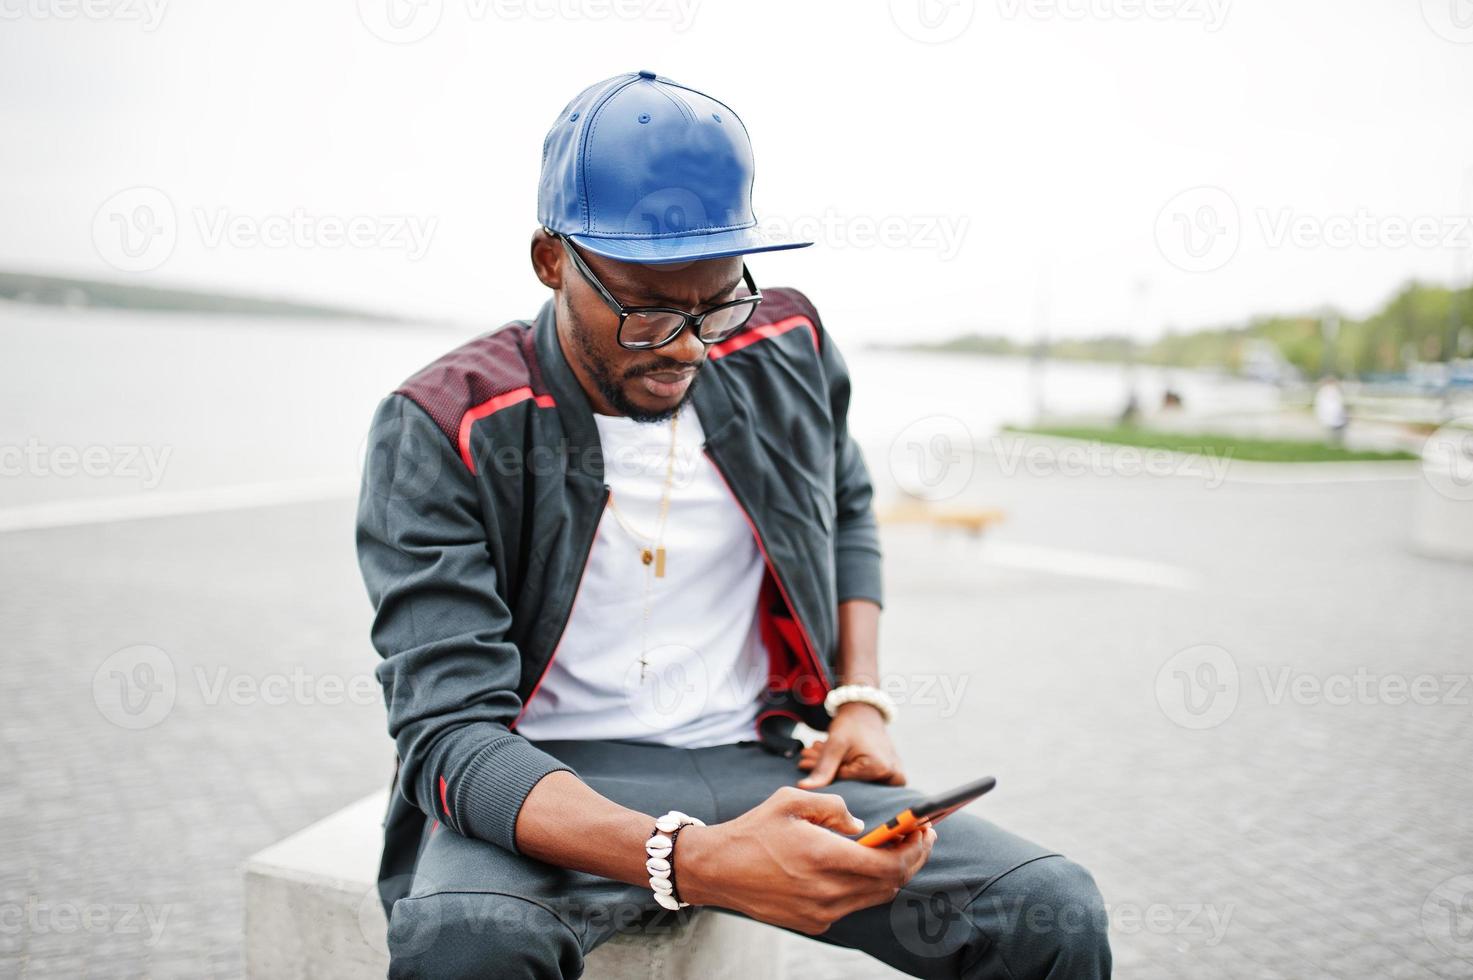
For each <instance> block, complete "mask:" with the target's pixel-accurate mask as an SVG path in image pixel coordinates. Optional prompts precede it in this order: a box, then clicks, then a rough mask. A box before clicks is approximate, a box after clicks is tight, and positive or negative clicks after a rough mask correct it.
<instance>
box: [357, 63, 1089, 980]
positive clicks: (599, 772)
mask: <svg viewBox="0 0 1473 980" xmlns="http://www.w3.org/2000/svg"><path fill="white" fill-rule="evenodd" d="M530 91H535V89H534V90H530ZM794 111H795V112H811V111H820V110H809V109H805V108H800V107H799V104H798V103H794ZM513 149H515V148H513ZM525 151H532V152H535V148H533V147H523V148H522V149H521V150H516V152H519V153H520V152H525ZM810 163H811V160H808V159H806V158H805V159H804V161H803V163H802V165H803V166H808V165H810ZM752 174H753V167H752V149H751V146H750V144H749V143H748V139H747V131H746V129H745V127H744V126H743V124H742V121H741V120H740V119H738V118H737V115H736V113H735V112H733V111H732V110H731V108H730V107H728V106H727V105H725V104H724V103H721V102H718V101H716V100H715V99H713V98H711V97H710V96H708V95H704V94H702V93H700V92H697V91H695V90H694V89H690V88H687V87H685V86H683V85H678V84H676V83H675V82H672V81H670V80H669V79H666V78H662V77H658V76H656V75H655V74H654V73H652V72H637V73H630V74H626V75H619V76H616V77H614V78H610V79H607V80H605V81H602V82H599V83H597V84H596V85H593V86H591V87H589V88H587V89H585V90H584V91H583V93H582V94H580V95H579V96H578V97H577V98H575V99H574V100H573V101H572V102H571V103H569V104H568V105H567V107H566V108H564V109H563V111H562V112H561V113H559V114H558V116H557V120H556V122H554V124H553V126H552V129H551V131H550V132H549V133H548V134H547V139H546V141H545V143H544V145H543V149H542V173H541V185H540V192H539V194H538V220H539V223H540V224H539V227H538V228H537V229H536V231H534V232H533V233H532V237H531V243H530V257H531V266H532V271H533V272H534V274H535V275H536V276H537V278H538V280H539V281H540V282H541V283H542V284H543V285H544V286H546V287H547V288H548V289H549V290H551V293H552V295H551V297H550V298H549V299H548V300H547V301H546V303H545V304H544V305H543V306H542V309H541V311H540V312H539V313H538V314H537V316H536V317H535V318H533V319H532V320H527V321H515V322H512V323H509V324H507V325H506V326H503V327H501V328H500V329H498V330H494V331H492V332H491V333H489V334H487V335H485V336H482V337H479V338H477V339H475V340H473V341H471V342H469V343H467V344H465V345H463V346H461V347H460V348H458V349H456V350H453V351H451V352H449V353H448V354H446V355H444V356H443V357H441V358H440V359H439V360H437V361H435V362H434V363H433V364H431V365H429V366H428V367H426V368H424V369H423V370H421V371H420V372H419V373H417V374H415V375H414V376H413V377H411V378H410V379H409V380H408V381H406V382H405V383H404V384H403V385H402V386H401V387H400V388H399V389H398V390H397V391H395V392H394V393H393V394H391V395H389V396H388V397H387V398H386V399H385V400H384V401H383V403H382V404H381V405H380V406H379V410H378V414H377V416H376V417H375V419H374V430H373V434H372V437H371V439H372V441H371V449H370V452H369V454H368V462H367V465H366V467H365V471H364V480H363V488H362V494H361V497H360V501H359V510H358V559H359V564H360V566H361V568H362V572H363V578H364V581H365V582H366V584H367V586H368V592H369V595H370V597H371V599H372V601H373V604H374V607H375V610H376V612H375V616H374V621H373V629H372V636H373V642H374V645H375V646H376V647H377V648H378V651H379V652H380V654H382V656H383V662H382V663H381V664H380V665H379V667H378V677H379V679H380V680H381V681H382V683H383V686H384V692H385V698H386V701H387V704H388V723H389V732H390V734H391V735H393V737H394V738H395V739H396V741H397V746H398V756H399V767H398V770H397V776H396V777H395V790H394V793H393V794H392V801H391V803H390V807H389V813H388V816H387V819H386V822H385V841H384V854H383V862H382V865H381V868H380V874H379V892H380V895H381V897H382V898H383V901H384V903H385V905H386V907H387V908H388V910H389V913H390V919H389V951H390V954H391V960H392V962H391V966H390V975H391V976H394V977H411V976H414V977H471V976H475V977H483V976H504V977H576V976H579V975H580V974H581V973H582V972H583V969H584V956H585V955H586V954H588V953H589V952H590V951H591V950H592V949H593V948H594V947H595V946H597V945H598V944H599V943H601V942H603V941H604V940H606V939H608V938H609V937H610V936H611V935H613V934H615V933H616V932H618V931H619V930H620V929H621V928H628V927H629V926H630V925H632V924H633V921H634V920H643V919H645V918H647V917H649V916H651V915H656V914H659V913H660V912H661V910H662V909H669V910H676V909H678V908H680V907H682V906H683V905H684V904H685V903H690V904H695V905H701V904H709V905H715V906H720V907H722V908H724V909H730V910H734V911H736V912H739V913H742V914H744V915H747V916H750V917H753V918H756V919H760V920H762V921H765V922H770V923H776V924H778V925H781V926H784V927H787V928H789V929H793V930H797V931H800V932H804V933H808V934H812V935H821V936H822V937H823V939H824V941H825V942H829V943H835V944H837V945H840V946H846V947H850V948H853V949H859V950H863V951H864V952H865V953H868V954H869V955H871V956H874V957H876V958H878V959H880V960H882V961H883V962H885V963H888V964H890V965H891V966H893V967H895V968H897V969H900V970H903V971H906V972H908V973H911V974H915V975H918V976H921V975H923V976H943V975H944V976H965V977H997V978H1016V980H1023V978H1030V977H1044V976H1048V977H1069V978H1075V980H1083V978H1096V977H1104V976H1108V975H1109V972H1110V949H1109V945H1108V941H1107V938H1106V933H1107V922H1106V919H1105V914H1104V906H1103V902H1102V900H1101V897H1100V894H1099V891H1098V890H1097V889H1096V887H1095V884H1094V881H1093V879H1092V878H1091V877H1090V875H1089V873H1088V872H1086V871H1085V870H1084V869H1083V868H1081V867H1080V866H1079V865H1077V864H1074V863H1072V862H1071V861H1069V860H1067V859H1066V858H1064V857H1062V856H1061V855H1059V854H1058V853H1056V852H1054V851H1052V850H1050V849H1049V848H1047V847H1042V846H1039V845H1037V844H1034V843H1031V842H1029V841H1027V840H1024V839H1023V838H1021V837H1016V836H1014V835H1013V834H1010V833H1008V832H1007V831H1004V830H1002V829H1001V828H999V827H997V826H995V825H993V824H992V823H989V822H987V821H985V820H983V819H981V818H980V817H978V816H974V815H971V814H968V813H960V814H957V815H956V816H953V817H951V818H950V819H949V820H948V821H947V822H946V823H944V824H942V825H941V827H940V829H939V830H938V831H933V830H930V829H923V830H918V831H914V832H912V833H910V834H908V835H906V836H905V837H904V838H903V839H902V840H901V841H900V842H898V843H897V844H896V845H895V846H893V847H887V848H880V849H876V848H870V847H864V846H861V845H859V844H858V843H855V842H854V841H853V840H851V839H849V837H848V836H845V835H850V834H854V833H856V832H857V831H858V829H859V828H860V826H861V825H862V824H863V825H871V826H872V825H874V824H875V823H877V822H880V821H884V820H886V819H889V818H891V817H893V816H895V815H896V814H897V813H899V812H900V811H901V810H903V809H905V808H906V807H908V806H910V805H912V803H914V802H916V801H918V800H919V799H921V794H918V793H917V792H916V791H915V790H912V789H909V788H907V787H906V785H905V783H906V775H905V767H904V766H903V765H902V763H901V761H900V758H899V754H898V753H897V752H896V749H895V746H894V744H893V743H892V742H891V739H890V733H889V729H888V728H887V723H888V722H889V721H890V719H891V717H892V716H893V715H894V714H895V711H896V708H895V705H894V703H893V702H892V701H891V699H890V698H889V697H888V696H887V695H886V694H885V692H884V691H882V690H881V689H880V688H879V687H878V686H877V685H878V684H879V682H880V674H879V663H878V657H877V651H878V647H879V621H880V603H881V598H882V592H881V561H880V546H879V537H878V534H877V533H876V525H875V516H874V513H873V511H872V509H871V497H872V489H871V484H870V478H869V474H868V472H867V470H866V468H865V464H864V461H863V459H862V458H861V456H860V453H859V448H858V446H857V445H856V444H855V441H854V439H853V438H852V437H851V436H850V435H849V431H848V428H847V423H846V416H847V412H848V407H849V395H850V384H849V376H848V373H847V371H846V369H845V366H844V359H843V357H842V356H840V353H839V349H838V346H837V345H836V343H835V340H834V337H833V336H832V335H831V334H829V332H828V331H827V330H826V329H825V327H824V325H823V322H822V321H821V319H820V318H819V315H818V312H817V311H816V310H815V309H814V307H813V305H812V304H811V303H810V302H809V301H808V299H807V298H806V297H805V296H804V295H803V294H802V293H800V292H798V291H796V290H793V289H779V288H768V289H767V290H765V291H762V290H759V288H758V286H757V284H756V282H755V281H754V277H753V275H752V273H751V271H750V270H749V269H748V268H747V266H746V264H745V263H744V262H743V256H744V255H747V254H751V253H757V252H765V251H769V250H772V249H779V248H791V247H796V246H799V245H807V244H810V243H808V242H795V241H778V240H773V239H770V238H769V237H768V236H766V235H765V234H764V233H763V231H762V230H761V228H760V227H759V225H758V224H757V220H756V218H755V216H754V215H753V213H752V210H751V204H750V195H751V190H752ZM493 274H497V275H503V276H504V275H506V272H505V270H503V271H501V272H494V273H493ZM575 599H576V600H577V601H576V602H575ZM795 720H802V721H803V722H806V723H807V724H808V725H809V726H810V727H813V728H816V729H820V730H826V735H825V737H824V738H823V740H821V741H818V742H817V743H816V744H815V745H813V746H811V747H808V748H804V747H803V746H802V744H801V743H800V742H798V741H797V740H796V739H794V738H793V737H792V733H793V725H794V722H795ZM957 734H958V735H963V731H962V730H958V732H957ZM1078 734H1079V737H1080V738H1086V737H1088V735H1089V733H1086V732H1080V733H1078ZM963 737H965V736H963ZM804 771H806V773H807V775H806V777H805V776H804ZM980 775H983V774H982V773H965V772H958V773H956V777H957V778H956V781H957V782H958V783H960V782H963V781H964V780H965V779H968V778H973V777H976V776H980ZM795 782H796V783H797V786H796V787H795V786H794V783H795ZM1079 820H1080V821H1081V823H1080V831H1081V832H1083V833H1087V827H1088V823H1087V821H1088V816H1087V814H1085V813H1084V812H1083V811H1081V813H1080V815H1079ZM657 821H658V822H657ZM656 828H659V830H660V831H661V833H660V834H659V835H657V834H655V833H654V831H655V830H656ZM673 828H678V837H677V839H674V840H673V841H672V840H669V839H666V838H665V836H663V835H666V834H675V833H676V830H674V829H673ZM834 831H839V832H840V833H835V832H834ZM902 889H903V890H902ZM1040 922H1043V923H1045V925H1043V926H1042V927H1040V925H1039V923H1040ZM774 939H776V937H774Z"/></svg>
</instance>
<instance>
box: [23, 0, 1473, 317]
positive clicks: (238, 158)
mask: <svg viewBox="0 0 1473 980" xmlns="http://www.w3.org/2000/svg"><path fill="white" fill-rule="evenodd" d="M641 68H648V69H652V70H655V71H658V72H659V73H660V74H662V75H666V76H669V77H671V78H674V79H676V80H677V81H680V82H683V83H686V84H690V85H693V86H695V87H697V88H701V89H703V90H705V91H707V92H709V93H711V94H712V95H714V96H716V97H717V98H719V99H721V100H723V101H725V102H727V103H728V104H730V105H731V106H732V107H733V108H734V109H735V110H736V111H737V112H738V113H739V114H740V115H741V116H742V118H743V120H744V121H745V122H746V124H747V127H748V129H749V130H750V131H751V133H752V137H753V141H754V145H755V150H756V159H757V182H756V204H757V210H758V216H759V218H761V219H762V220H763V221H764V222H772V223H774V224H786V225H789V226H796V227H798V228H800V229H802V228H806V229H808V230H809V231H811V232H813V233H815V234H817V236H818V237H819V242H818V244H817V245H815V246H814V247H813V248H811V249H806V250H802V251H798V252H792V253H783V254H777V255H765V256H760V257H757V258H755V259H754V261H753V262H752V268H753V271H754V274H755V275H756V277H757V281H758V282H759V283H763V284H769V285H794V286H798V287H800V288H803V289H805V290H806V291H807V292H808V293H809V294H810V295H811V296H812V297H813V298H814V299H815V300H816V301H817V302H818V305H819V309H820V311H821V312H823V313H824V314H825V319H826V321H827V322H828V324H829V326H830V327H831V328H832V329H835V330H842V331H844V332H845V333H847V334H848V335H850V336H854V337H859V338H862V339H865V340H876V339H882V338H885V337H892V338H894V337H900V336H904V337H913V338H918V337H936V336H945V335H948V334H951V333H955V332H957V331H959V330H962V329H983V330H989V331H998V332H1003V333H1008V334H1011V335H1013V336H1016V337H1020V338H1027V337H1031V336H1033V335H1034V332H1035V330H1036V329H1037V328H1038V325H1039V324H1040V323H1041V322H1044V321H1046V322H1048V323H1049V324H1050V325H1051V329H1052V332H1053V333H1054V334H1056V335H1079V334H1089V333H1095V332H1100V331H1104V330H1120V329H1125V330H1130V331H1132V332H1135V333H1138V334H1140V335H1142V336H1147V337H1148V336H1152V335H1155V334H1157V333H1159V331H1160V330H1161V329H1163V327H1165V326H1167V325H1175V326H1177V327H1191V326H1200V325H1206V324H1213V323H1219V322H1226V321H1235V320H1239V319H1241V318H1243V317H1246V316H1248V315H1250V314H1253V313H1255V312H1260V311H1293V310H1305V309H1312V308H1315V307H1317V306H1318V305H1320V304H1323V303H1326V302H1330V303H1336V304H1339V305H1341V306H1343V307H1345V308H1347V309H1349V310H1350V311H1352V312H1364V311H1367V310H1369V309H1371V308H1373V307H1374V306H1375V305H1376V304H1378V303H1379V302H1381V301H1382V300H1383V299H1384V298H1385V297H1387V296H1388V295H1389V294H1390V293H1391V292H1392V291H1393V290H1394V289H1395V288H1396V287H1397V286H1398V285H1399V284H1400V283H1402V282H1403V281H1405V280H1406V279H1408V278H1410V277H1413V276H1416V277H1422V278H1429V279H1434V280H1438V281H1444V282H1445V281H1448V280H1450V279H1451V278H1452V277H1453V276H1454V275H1455V274H1461V275H1464V276H1466V275H1468V269H1469V262H1468V256H1469V254H1470V243H1473V241H1470V240H1473V230H1470V227H1469V221H1468V217H1467V216H1468V214H1469V210H1470V203H1473V202H1470V195H1473V5H1470V4H1469V2H1468V0H1425V2H1418V0H1236V2H1234V0H975V2H969V0H895V2H886V0H868V2H861V3H837V2H835V3H826V4H825V3H803V4H800V3H792V2H779V0H755V2H754V0H748V2H741V3H737V2H727V0H720V2H718V0H357V2H356V3H355V2H354V0H335V2H310V3H309V2H302V0H253V2H251V3H239V4H227V3H220V2H208V0H0V91H3V92H4V98H3V100H0V268H20V269H26V270H33V271H40V272H61V273H75V274H83V275H96V276H106V277H110V278H122V279H128V280H131V281H137V282H145V283H152V284H159V285H172V284H179V285H196V286H198V285H203V286H219V287H227V288H230V289H235V290H244V291H250V292H265V293H271V294H279V295H286V296H291V297H297V298H304V299H315V300H326V301H333V302H342V303H351V304H355V305H359V306H365V307H371V308H387V309H391V310H395V311H401V312H407V313H410V314H422V315H426V316H433V317H450V318H455V319H458V320H466V321H474V322H482V321H484V322H485V323H486V324H488V325H490V324H494V323H499V322H501V321H504V320H507V319H511V318H514V317H520V316H527V315H530V314H532V313H533V312H535V310H536V306H537V304H538V303H539V302H540V301H541V298H542V295H543V289H542V287H541V286H540V285H539V284H538V283H537V282H536V280H535V279H533V278H532V275H531V271H530V268H529V266H528V263H527V259H526V249H527V240H528V236H529V234H530V233H531V231H532V229H533V227H534V226H535V220H536V218H535V212H536V208H535V193H536V179H537V168H538V163H539V156H540V151H541V143H542V137H543V134H544V132H545V131H546V129H547V127H548V126H549V125H550V124H551V122H552V121H553V119H554V118H555V117H556V116H557V114H558V112H559V110H560V109H561V108H562V107H563V105H564V104H565V103H566V102H567V101H568V100H569V99H570V98H572V96H574V95H575V94H576V93H577V92H578V91H579V90H580V89H581V88H583V87H584V86H585V85H587V84H589V83H591V82H593V81H596V80H598V79H600V78H603V77H607V76H609V75H612V74H616V73H618V72H622V71H631V70H636V69H641ZM347 228H351V230H352V234H353V236H354V240H353V241H351V242H348V243H344V242H342V241H341V240H340V239H341V238H342V237H343V235H344V229H347Z"/></svg>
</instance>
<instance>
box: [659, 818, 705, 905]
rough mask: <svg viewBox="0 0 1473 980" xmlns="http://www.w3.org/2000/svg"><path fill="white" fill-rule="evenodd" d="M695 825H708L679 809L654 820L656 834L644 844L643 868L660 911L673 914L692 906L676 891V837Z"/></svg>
mask: <svg viewBox="0 0 1473 980" xmlns="http://www.w3.org/2000/svg"><path fill="white" fill-rule="evenodd" d="M692 824H693V825H695V826H697V827H704V826H706V825H705V823H703V822H702V821H700V820H697V819H696V818H695V817H692V816H688V815H687V814H684V813H681V812H680V811H679V810H671V811H670V812H669V813H667V814H665V815H664V816H663V817H660V818H659V819H658V820H656V821H655V829H654V831H653V832H652V833H651V834H650V836H649V839H648V840H646V841H645V842H644V853H645V855H646V857H645V862H644V867H645V870H646V871H648V872H649V873H650V887H651V888H652V889H654V891H655V901H656V902H659V903H660V907H661V908H667V909H670V910H671V911H672V912H673V911H674V910H676V909H683V908H687V907H689V905H690V903H689V902H682V901H681V900H680V898H679V896H678V895H677V893H676V891H675V838H676V837H678V836H679V835H680V831H681V828H683V827H688V826H691V825H692Z"/></svg>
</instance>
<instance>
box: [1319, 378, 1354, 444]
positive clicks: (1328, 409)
mask: <svg viewBox="0 0 1473 980" xmlns="http://www.w3.org/2000/svg"><path fill="white" fill-rule="evenodd" d="M1314 415H1315V418H1317V419H1319V423H1320V425H1322V426H1324V427H1325V435H1326V437H1327V438H1328V439H1329V441H1330V442H1331V443H1332V444H1334V445H1337V446H1338V445H1340V444H1341V443H1342V442H1344V441H1345V429H1346V426H1348V425H1349V424H1350V416H1349V415H1347V414H1346V411H1345V394H1344V392H1342V391H1341V390H1340V381H1339V379H1338V378H1336V377H1335V376H1334V375H1328V376H1326V377H1324V378H1322V379H1320V384H1319V387H1318V388H1317V389H1316V390H1315V393H1314Z"/></svg>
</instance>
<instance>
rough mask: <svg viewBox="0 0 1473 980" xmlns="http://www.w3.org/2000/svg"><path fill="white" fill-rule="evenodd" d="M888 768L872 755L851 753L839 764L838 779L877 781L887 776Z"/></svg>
mask: <svg viewBox="0 0 1473 980" xmlns="http://www.w3.org/2000/svg"><path fill="white" fill-rule="evenodd" d="M889 774H890V772H889V769H888V768H887V767H886V766H885V764H884V763H882V762H881V761H880V760H879V759H876V758H875V757H874V756H872V755H851V756H849V758H847V759H845V760H844V761H843V763H841V764H840V766H839V778H840V779H858V780H861V781H863V782H867V783H873V782H879V781H880V780H882V779H885V778H887V777H888V776H889Z"/></svg>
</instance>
